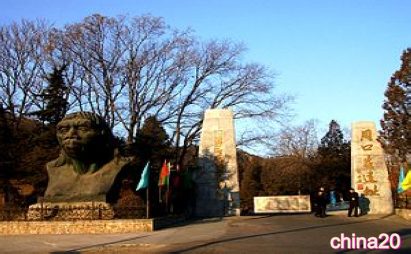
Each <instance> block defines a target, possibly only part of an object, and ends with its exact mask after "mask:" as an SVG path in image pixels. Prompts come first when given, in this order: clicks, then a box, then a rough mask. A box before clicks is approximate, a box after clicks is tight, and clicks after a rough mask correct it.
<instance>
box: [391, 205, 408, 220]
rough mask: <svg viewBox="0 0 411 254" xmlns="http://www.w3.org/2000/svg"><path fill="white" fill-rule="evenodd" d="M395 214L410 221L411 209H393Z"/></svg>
mask: <svg viewBox="0 0 411 254" xmlns="http://www.w3.org/2000/svg"><path fill="white" fill-rule="evenodd" d="M395 214H396V215H398V216H400V217H402V218H404V219H406V220H410V221H411V209H398V208H397V209H395Z"/></svg>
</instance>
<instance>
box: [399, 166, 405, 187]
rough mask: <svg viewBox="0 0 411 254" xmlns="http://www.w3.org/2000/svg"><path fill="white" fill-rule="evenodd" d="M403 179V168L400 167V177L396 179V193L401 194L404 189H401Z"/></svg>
mask: <svg viewBox="0 0 411 254" xmlns="http://www.w3.org/2000/svg"><path fill="white" fill-rule="evenodd" d="M404 178H405V176H404V168H403V167H402V166H401V168H400V175H399V177H398V188H397V192H398V193H401V192H403V191H404V189H403V188H402V186H401V185H402V182H404Z"/></svg>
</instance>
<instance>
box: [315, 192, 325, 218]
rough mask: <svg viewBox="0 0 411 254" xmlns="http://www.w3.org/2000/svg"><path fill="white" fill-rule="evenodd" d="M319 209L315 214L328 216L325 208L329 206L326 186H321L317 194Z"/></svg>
mask: <svg viewBox="0 0 411 254" xmlns="http://www.w3.org/2000/svg"><path fill="white" fill-rule="evenodd" d="M315 199H316V204H317V210H316V213H315V216H317V217H321V218H324V217H325V216H326V214H325V209H326V206H327V195H326V193H325V190H324V187H321V188H320V189H319V190H318V192H317V195H316V198H315Z"/></svg>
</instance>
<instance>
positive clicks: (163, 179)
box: [158, 161, 170, 187]
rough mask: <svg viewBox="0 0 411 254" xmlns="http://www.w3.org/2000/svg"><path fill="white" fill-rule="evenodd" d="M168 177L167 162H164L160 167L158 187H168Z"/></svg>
mask: <svg viewBox="0 0 411 254" xmlns="http://www.w3.org/2000/svg"><path fill="white" fill-rule="evenodd" d="M169 176H170V169H169V168H168V167H167V162H166V161H164V163H163V166H162V167H161V171H160V178H159V179H158V186H159V187H161V186H164V185H167V186H168V181H169Z"/></svg>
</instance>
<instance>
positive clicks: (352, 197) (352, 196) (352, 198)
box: [348, 188, 359, 217]
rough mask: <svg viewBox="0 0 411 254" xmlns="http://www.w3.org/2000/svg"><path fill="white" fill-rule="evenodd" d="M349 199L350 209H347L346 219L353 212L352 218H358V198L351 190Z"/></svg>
mask: <svg viewBox="0 0 411 254" xmlns="http://www.w3.org/2000/svg"><path fill="white" fill-rule="evenodd" d="M349 198H350V207H349V208H348V217H351V214H352V211H353V210H354V216H355V217H358V207H359V197H358V193H357V192H355V191H354V189H353V188H351V189H350V193H349Z"/></svg>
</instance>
